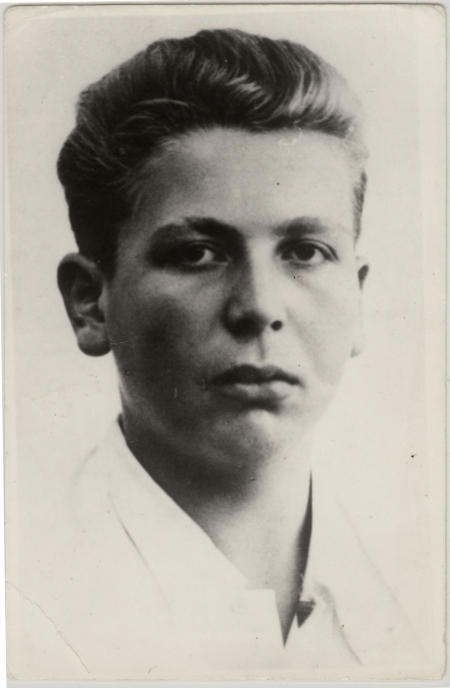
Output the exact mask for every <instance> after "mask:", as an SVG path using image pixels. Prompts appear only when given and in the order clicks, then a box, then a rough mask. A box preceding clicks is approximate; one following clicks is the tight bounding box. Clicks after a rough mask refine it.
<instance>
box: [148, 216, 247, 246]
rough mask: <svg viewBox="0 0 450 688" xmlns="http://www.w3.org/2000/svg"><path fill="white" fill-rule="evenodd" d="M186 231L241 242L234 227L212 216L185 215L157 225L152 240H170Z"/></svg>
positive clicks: (239, 233)
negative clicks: (178, 220)
mask: <svg viewBox="0 0 450 688" xmlns="http://www.w3.org/2000/svg"><path fill="white" fill-rule="evenodd" d="M186 231H194V232H199V233H201V234H204V235H205V236H208V237H210V238H212V239H221V240H224V239H225V240H229V241H230V240H231V241H233V242H234V243H239V244H242V243H243V239H242V234H241V232H239V230H238V229H237V228H236V227H234V226H233V225H229V224H227V223H226V222H222V221H221V220H216V219H215V218H212V217H185V218H183V220H181V221H180V222H169V223H167V224H165V225H162V226H161V227H158V229H157V230H156V232H155V233H154V234H153V240H158V241H164V240H166V239H168V240H170V239H171V238H176V237H177V236H179V235H180V233H182V232H186Z"/></svg>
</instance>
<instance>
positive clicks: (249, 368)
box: [212, 365, 299, 386]
mask: <svg viewBox="0 0 450 688" xmlns="http://www.w3.org/2000/svg"><path fill="white" fill-rule="evenodd" d="M270 382H285V383H287V384H289V385H298V384H299V379H298V377H296V376H295V375H290V374H289V373H286V372H285V371H284V370H282V369H281V368H277V367H276V366H263V367H261V368H258V367H257V366H253V365H239V366H233V367H232V368H229V369H228V370H226V371H225V372H224V373H220V374H219V375H217V376H216V377H214V378H213V379H212V384H213V385H215V386H221V385H236V384H241V385H263V384H267V383H270Z"/></svg>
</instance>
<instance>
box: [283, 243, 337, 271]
mask: <svg viewBox="0 0 450 688" xmlns="http://www.w3.org/2000/svg"><path fill="white" fill-rule="evenodd" d="M282 258H283V259H284V260H289V261H291V262H293V263H295V264H297V265H304V266H310V265H320V264H321V263H324V262H325V261H326V260H331V259H332V255H331V251H330V250H329V249H327V248H326V247H325V246H322V245H319V244H315V243H313V242H310V241H301V242H296V243H295V244H290V245H289V246H287V247H285V248H284V249H283V252H282Z"/></svg>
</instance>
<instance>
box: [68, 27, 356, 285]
mask: <svg viewBox="0 0 450 688" xmlns="http://www.w3.org/2000/svg"><path fill="white" fill-rule="evenodd" d="M214 126H222V127H232V128H239V129H244V130H246V131H249V132H269V131H273V130H279V129H284V128H295V127H297V128H301V129H304V130H311V131H321V132H324V133H327V134H330V135H333V136H337V137H339V138H340V139H342V140H343V141H344V142H345V143H346V144H348V148H349V152H350V154H351V155H352V157H353V160H354V161H355V163H356V168H357V174H358V176H357V181H356V184H355V229H356V235H358V233H359V228H360V216H361V212H362V205H363V199H364V187H365V174H364V171H363V169H362V161H363V159H364V157H365V149H364V146H363V143H362V140H361V132H360V122H359V106H358V102H357V100H356V99H355V97H354V96H353V94H352V93H351V91H350V90H349V88H348V86H347V84H346V82H345V81H344V79H343V78H342V77H341V76H340V75H339V74H338V73H337V72H336V70H335V69H334V68H333V67H331V66H330V65H329V64H328V63H326V62H325V61H324V60H322V59H321V58H319V57H318V56H317V55H315V54H314V53H312V52H311V51H310V50H308V49H307V48H305V47H304V46H302V45H299V44H296V43H292V42H290V41H287V40H272V39H270V38H265V37H262V36H256V35H251V34H247V33H244V32H242V31H237V30H217V31H200V32H199V33H197V34H196V35H195V36H192V37H189V38H183V39H169V40H162V41H157V42H155V43H152V44H151V45H149V46H148V48H147V49H146V50H144V51H142V52H140V53H138V54H137V55H135V56H134V57H133V58H132V59H131V60H129V61H127V62H125V63H124V64H122V65H121V66H119V67H118V68H117V69H115V70H114V71H112V72H111V73H110V74H108V75H106V76H105V77H103V79H101V80H100V81H98V82H97V83H95V84H93V85H92V86H89V87H88V88H87V89H86V90H85V91H83V93H82V94H81V96H80V99H79V102H78V111H77V119H76V127H75V129H74V130H73V131H72V133H71V134H70V135H69V137H68V139H67V140H66V142H65V144H64V146H63V148H62V150H61V153H60V156H59V160H58V176H59V179H60V181H61V183H62V184H63V186H64V188H65V193H66V199H67V203H68V206H69V216H70V221H71V225H72V229H73V231H74V233H75V237H76V240H77V244H78V247H79V250H80V252H81V253H82V254H84V255H86V256H89V257H90V258H93V259H95V260H96V261H97V262H98V264H99V265H100V266H101V267H102V269H104V270H105V271H106V272H108V271H110V272H111V271H113V269H114V254H115V249H116V237H117V232H118V229H119V228H120V226H121V224H123V222H124V221H125V220H127V219H129V218H130V216H131V215H132V213H133V208H134V205H133V204H134V200H133V182H135V181H136V178H137V176H138V175H139V172H140V171H141V170H142V169H143V167H144V165H145V163H146V162H147V161H148V158H149V156H151V155H152V154H154V153H155V152H156V151H157V150H158V148H160V147H161V146H162V145H163V144H164V143H165V142H166V141H167V140H168V139H170V138H171V137H174V136H176V135H180V134H183V133H185V132H188V131H192V130H198V129H208V128H212V127H214Z"/></svg>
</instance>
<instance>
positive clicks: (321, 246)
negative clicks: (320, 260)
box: [279, 237, 338, 260]
mask: <svg viewBox="0 0 450 688" xmlns="http://www.w3.org/2000/svg"><path fill="white" fill-rule="evenodd" d="M298 246H313V247H314V248H316V249H317V250H318V251H321V252H322V253H323V254H324V257H325V258H326V259H328V260H337V259H338V255H337V253H336V251H335V249H334V248H333V247H332V246H330V245H329V244H325V243H323V242H322V241H318V240H317V239H312V238H306V237H305V238H303V239H285V240H284V241H283V242H281V245H280V247H279V253H280V254H282V253H286V251H288V250H289V249H294V248H296V247H298Z"/></svg>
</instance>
